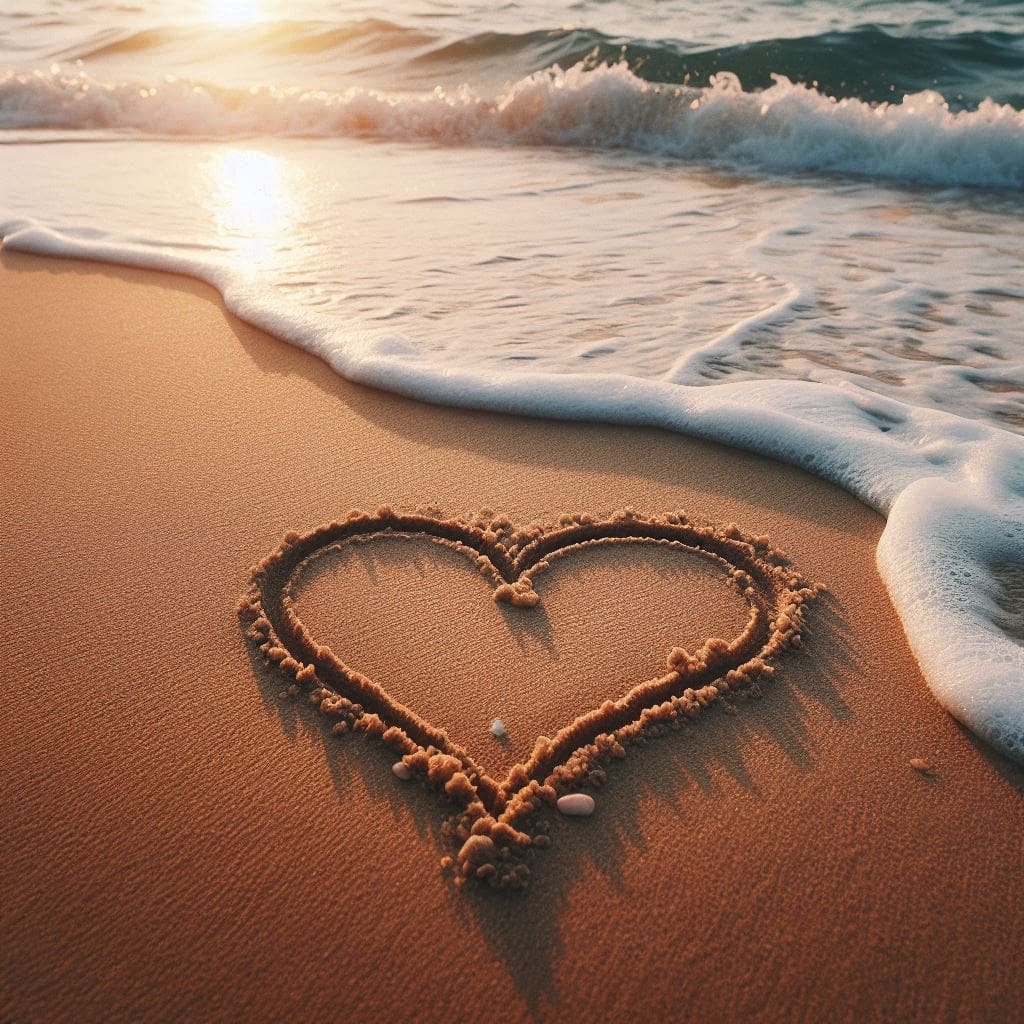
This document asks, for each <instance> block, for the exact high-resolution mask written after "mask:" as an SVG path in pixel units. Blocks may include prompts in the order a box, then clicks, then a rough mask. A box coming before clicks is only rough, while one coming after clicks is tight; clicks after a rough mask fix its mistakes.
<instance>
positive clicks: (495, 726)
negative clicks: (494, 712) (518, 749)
mask: <svg viewBox="0 0 1024 1024" xmlns="http://www.w3.org/2000/svg"><path fill="white" fill-rule="evenodd" d="M491 735H492V736H494V737H495V738H496V739H499V740H500V739H504V738H505V737H506V736H507V735H508V733H507V732H506V731H505V723H504V722H503V721H502V720H501V719H500V718H496V719H495V720H494V721H493V722H491Z"/></svg>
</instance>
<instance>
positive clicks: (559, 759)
mask: <svg viewBox="0 0 1024 1024" xmlns="http://www.w3.org/2000/svg"><path fill="white" fill-rule="evenodd" d="M396 536H404V537H416V538H420V539H425V540H429V541H432V542H434V543H436V544H440V545H443V546H445V547H447V548H450V549H451V550H453V551H455V552H457V553H458V554H460V555H462V556H464V557H465V558H466V559H467V566H468V567H469V568H471V569H473V570H475V571H477V572H479V573H480V574H481V575H482V576H483V577H484V578H485V579H487V580H488V581H489V582H490V583H491V584H492V585H493V587H494V591H493V597H494V600H495V601H499V602H508V603H509V604H511V605H513V606H516V607H520V608H523V609H524V610H526V612H525V613H526V614H528V610H529V609H531V608H533V607H535V606H536V605H537V604H538V603H539V602H540V594H539V593H538V590H537V587H536V584H537V583H538V578H539V577H541V576H542V574H543V573H544V571H545V570H546V569H549V568H551V565H552V563H553V562H555V561H557V560H560V559H568V558H571V557H572V556H573V554H575V553H579V552H581V551H583V550H586V549H591V548H594V547H597V546H604V545H616V546H626V545H632V546H634V547H636V546H640V545H652V544H653V545H659V546H664V547H668V548H672V549H676V550H679V551H681V552H686V553H688V554H691V555H699V556H701V557H702V558H704V559H707V560H709V561H711V562H712V563H714V564H715V565H716V566H717V567H718V568H719V569H720V570H721V572H722V573H723V575H724V578H725V579H726V581H727V582H728V584H729V585H730V586H731V587H733V588H734V589H735V590H736V592H737V593H738V594H739V595H741V596H742V597H743V598H744V599H745V601H746V602H747V605H748V606H749V615H748V618H747V621H746V624H745V625H744V627H743V628H742V629H741V631H740V632H739V633H738V634H737V635H736V636H734V637H733V638H732V639H731V640H724V639H720V638H717V637H712V638H709V639H708V640H706V641H704V643H703V645H702V646H701V647H700V648H699V649H698V650H696V651H694V652H692V653H691V652H689V651H687V650H685V649H683V648H681V647H673V648H672V649H671V650H670V651H669V652H668V655H667V658H666V660H665V671H664V672H663V673H662V674H661V675H658V676H657V677H655V678H650V679H646V680H642V681H638V682H637V683H636V684H635V685H633V686H632V687H631V688H630V689H628V690H627V692H625V693H624V694H621V695H619V696H616V697H614V698H610V699H608V700H605V701H604V702H603V703H602V704H600V706H598V707H595V708H593V709H591V710H586V711H583V712H582V713H581V714H579V715H578V717H576V718H575V719H574V720H573V721H571V722H569V723H567V724H566V725H565V726H564V727H562V728H561V729H559V730H558V731H557V732H556V733H555V735H554V736H552V737H547V736H540V737H538V739H537V741H536V743H535V744H534V747H533V750H532V753H531V754H530V756H529V757H528V758H527V759H526V760H525V761H522V762H520V763H517V764H515V765H513V766H512V767H511V768H510V769H509V771H508V773H507V774H506V775H505V777H504V778H494V777H492V776H491V775H489V774H488V773H487V771H486V770H485V769H484V768H483V767H482V766H481V765H480V764H479V763H478V762H477V760H476V759H475V758H474V757H473V756H472V755H471V753H470V752H469V751H468V750H466V749H464V748H463V747H462V746H460V745H458V744H456V743H455V742H453V741H452V740H451V738H450V737H449V735H448V734H447V732H446V731H445V730H444V729H442V728H439V727H438V726H436V725H434V724H432V723H431V722H429V721H427V720H426V719H425V718H423V717H422V716H421V715H419V714H417V713H416V712H415V711H414V710H412V709H410V708H408V707H406V706H405V705H404V704H402V703H401V702H399V701H398V700H397V699H396V698H395V697H394V696H393V695H392V694H391V693H389V692H388V691H387V690H386V689H385V688H384V687H382V686H380V685H379V684H378V683H376V682H374V681H373V680H371V679H370V678H368V677H367V676H365V675H363V674H362V673H361V672H359V671H358V670H357V669H356V668H354V667H352V666H350V665H348V664H346V662H345V660H344V659H343V658H342V657H339V656H338V655H337V654H335V653H334V652H333V651H332V650H331V649H330V648H329V647H327V646H324V645H321V644H320V643H318V642H317V640H316V639H315V638H314V637H313V636H312V635H311V633H310V631H309V630H308V629H307V628H306V626H305V624H304V623H303V621H302V620H301V619H300V617H299V615H298V614H297V612H296V603H295V586H296V581H297V579H298V577H299V576H301V575H302V574H303V573H304V572H305V571H306V570H308V569H309V567H310V566H311V565H312V564H313V563H314V562H315V561H316V560H317V559H319V558H321V557H322V556H323V555H325V554H326V553H327V552H330V551H337V550H338V549H339V547H340V546H342V545H346V544H350V543H354V542H363V543H372V542H373V541H374V540H375V539H380V538H385V537H388V538H390V537H396ZM817 591H818V588H817V587H816V586H814V585H811V584H808V583H806V582H804V581H802V580H801V579H800V577H799V576H798V575H797V574H796V573H795V572H794V571H793V569H792V568H791V567H790V565H789V564H788V562H787V560H786V558H785V556H784V555H783V554H782V553H781V552H779V551H777V550H775V549H774V548H772V546H771V545H770V543H769V541H768V539H767V538H766V537H750V536H745V535H744V534H743V533H741V531H740V530H739V529H738V528H737V527H736V526H735V525H733V524H730V525H728V526H725V527H715V526H712V525H708V524H704V523H696V522H691V521H690V520H689V519H688V518H687V517H686V516H685V515H684V514H682V513H667V514H664V515H654V516H645V515H640V514H637V513H636V512H633V511H632V510H626V511H624V512H619V513H616V514H614V515H612V516H609V517H607V518H597V517H594V516H590V515H568V514H566V515H563V516H561V517H560V518H559V520H558V522H557V523H556V524H551V525H545V524H533V525H531V526H529V527H526V528H523V529H514V528H513V526H512V523H511V522H510V521H509V520H508V519H507V518H505V517H501V516H496V515H495V514H494V513H492V512H491V511H490V510H485V511H484V512H481V513H479V514H478V515H477V516H475V517H473V518H468V519H459V518H445V517H444V516H443V515H442V514H440V513H438V512H436V511H434V510H427V511H416V512H412V513H400V512H396V511H394V510H393V509H391V508H390V507H387V506H382V507H380V508H379V509H377V511H376V512H375V513H365V512H359V511H354V512H351V513H349V515H348V517H347V518H346V519H345V520H344V521H342V522H332V523H329V524H327V525H324V526H321V527H319V528H317V529H315V530H313V531H312V532H310V533H307V534H304V535H300V534H298V533H295V532H290V533H288V534H286V535H285V537H284V539H283V541H282V542H281V544H280V545H279V546H278V547H277V548H276V549H275V550H274V551H273V552H271V553H270V554H269V555H267V556H266V557H265V558H264V559H262V560H261V561H260V563H259V564H258V565H256V566H254V567H253V570H252V579H251V586H250V588H249V590H248V591H247V592H246V594H245V595H244V597H243V598H242V599H241V601H240V603H239V608H238V611H239V615H240V617H241V619H242V622H243V626H244V628H245V632H246V636H247V638H248V639H249V640H250V641H251V642H252V643H253V644H254V645H255V646H257V647H258V649H259V652H260V654H261V656H262V658H263V659H264V660H265V661H266V662H267V663H268V664H269V663H274V664H276V666H277V669H278V670H279V671H281V672H282V673H284V674H285V675H286V676H287V677H289V678H290V679H291V680H292V682H291V686H290V688H289V689H290V692H291V693H292V694H293V695H298V694H299V693H301V692H303V691H305V692H307V693H308V695H309V697H310V699H311V700H313V701H314V702H315V703H317V704H318V705H319V707H320V711H321V712H322V713H323V714H324V715H327V716H329V717H332V718H334V719H336V721H335V723H334V725H333V727H332V732H333V733H334V734H335V735H341V734H343V733H347V732H349V731H357V732H363V733H365V734H367V735H369V736H373V737H378V738H379V739H380V740H381V741H382V742H384V743H385V744H387V745H388V746H389V747H391V748H392V749H393V750H395V751H396V752H397V753H398V754H399V755H400V756H401V763H402V765H404V768H402V769H401V771H402V773H403V774H407V775H410V776H415V775H419V776H420V777H422V778H423V780H424V781H425V782H426V784H427V785H429V786H431V787H434V788H436V789H438V790H443V792H444V793H445V794H446V796H447V797H448V798H450V800H451V801H452V802H453V804H454V805H455V807H456V808H457V809H456V811H455V812H454V813H453V814H452V815H451V816H450V817H449V818H448V820H447V821H446V822H445V826H444V834H445V836H446V838H447V839H448V840H449V841H451V842H452V844H453V853H454V856H449V857H445V858H444V859H443V863H444V865H445V866H446V867H448V868H451V869H452V871H453V872H454V875H455V880H456V882H457V883H458V884H462V883H464V882H465V881H466V880H469V879H472V880H478V881H480V882H484V883H487V884H488V885H491V886H494V887H500V888H525V887H526V886H527V885H528V881H529V873H530V867H529V860H530V859H531V858H532V856H533V850H534V849H537V848H543V847H544V846H546V845H547V842H548V841H547V836H546V834H545V832H544V827H543V823H542V820H541V811H542V808H543V807H544V806H545V805H553V804H555V803H556V802H557V800H558V799H559V797H561V796H564V795H567V794H568V793H570V792H572V791H574V790H578V789H581V788H583V787H585V786H587V785H588V784H590V785H593V784H599V783H600V781H602V780H603V778H604V769H605V767H606V766H607V765H608V763H609V762H610V761H613V760H617V759H621V758H624V757H625V756H626V752H627V748H628V747H629V746H630V745H631V744H636V743H642V742H644V741H645V740H646V739H647V738H648V737H649V736H652V735H659V734H661V733H664V732H666V731H668V730H670V729H678V728H679V725H680V722H681V721H682V720H684V719H692V718H697V717H698V716H699V715H700V713H701V711H702V710H703V709H704V708H706V707H708V706H709V705H711V704H714V703H715V702H717V701H722V700H725V699H732V698H735V697H740V698H742V697H745V696H751V695H758V694H759V692H760V687H759V682H760V680H762V679H765V678H767V677H769V676H771V675H772V673H773V671H774V667H773V664H772V663H773V661H774V660H775V659H776V658H777V657H778V656H779V655H781V654H782V653H783V652H784V651H785V650H786V649H787V648H790V647H799V646H801V629H802V628H803V627H804V622H805V615H806V611H805V610H806V607H807V604H808V602H809V601H810V600H811V599H812V598H813V597H814V595H815V594H816V593H817Z"/></svg>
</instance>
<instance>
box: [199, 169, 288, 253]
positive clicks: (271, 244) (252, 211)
mask: <svg viewBox="0 0 1024 1024" xmlns="http://www.w3.org/2000/svg"><path fill="white" fill-rule="evenodd" d="M205 172H206V173H205V177H206V179H207V182H208V185H209V188H208V191H207V201H208V203H209V205H210V212H211V213H212V215H213V219H214V223H215V224H216V226H217V229H218V232H219V234H220V236H221V239H222V241H223V242H224V244H225V245H227V246H228V247H230V248H231V249H234V250H236V251H237V252H238V253H239V255H241V256H242V257H244V258H245V259H246V260H247V261H251V262H253V263H256V264H261V263H265V262H266V261H267V259H268V258H270V256H271V254H272V253H273V251H274V250H275V249H276V248H278V247H279V246H280V244H281V242H282V240H283V239H285V238H287V236H288V234H289V232H290V231H291V230H292V229H293V228H294V225H295V223H296V220H297V217H298V212H299V211H298V200H297V198H296V191H295V189H294V188H293V187H292V178H293V177H294V174H293V172H292V170H291V168H290V166H289V165H288V164H287V163H286V162H285V161H284V160H281V159H279V158H278V157H275V156H271V155H270V154H269V153H264V152H262V151H261V150H258V149H226V150H222V151H218V152H217V153H215V154H213V155H212V156H211V158H210V160H209V162H208V164H207V167H206V168H205Z"/></svg>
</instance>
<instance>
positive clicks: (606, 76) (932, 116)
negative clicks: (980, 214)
mask: <svg viewBox="0 0 1024 1024" xmlns="http://www.w3.org/2000/svg"><path fill="white" fill-rule="evenodd" d="M773 79H774V84H773V85H772V86H771V87H769V88H767V89H764V90H761V91H755V92H747V91H744V90H743V88H742V85H741V83H740V81H739V79H738V78H737V77H736V76H735V75H733V74H731V73H728V72H722V73H720V74H718V75H716V76H714V77H713V78H712V80H711V84H710V85H709V86H708V87H707V88H689V87H683V86H673V85H657V84H652V83H650V82H647V81H644V80H642V79H640V78H638V77H637V76H636V75H635V74H634V73H633V72H632V71H631V70H630V69H629V68H628V67H627V66H626V65H625V64H623V63H620V64H616V65H601V66H599V67H596V68H595V67H591V66H589V65H588V64H586V63H580V64H577V65H575V66H573V67H571V68H569V69H568V70H563V69H561V68H559V67H557V66H555V67H553V68H551V69H548V70H546V71H542V72H537V73H535V74H532V75H529V76H528V77H526V78H523V79H521V80H520V81H518V82H516V83H515V84H513V85H510V86H509V87H507V88H506V89H505V91H503V92H502V93H501V94H500V95H498V96H496V97H488V96H485V95H482V94H480V93H478V92H475V91H474V90H472V89H470V88H468V87H465V86H464V87H462V88H460V89H455V90H445V89H442V88H437V89H435V90H433V91H432V92H428V93H406V94H390V93H383V92H378V91H374V90H370V89H364V88H353V89H349V90H348V91H345V92H329V91H325V90H311V89H298V88H277V87H272V86H263V85H261V86H253V87H251V88H247V89H245V88H230V87H224V86H214V85H212V84H204V83H202V82H195V81H187V80H183V79H176V78H170V77H168V78H163V79H161V80H159V81H151V82H137V81H135V82H106V81H101V80H98V79H96V78H94V77H92V76H91V75H90V74H89V73H88V72H86V71H85V70H83V69H81V68H77V67H62V66H59V65H54V66H52V67H51V68H49V69H47V70H38V71H35V72H30V73H15V72H7V73H6V74H5V75H4V76H2V77H0V128H8V129H35V128H68V129H111V130H115V131H131V132H144V133H147V134H158V135H175V136H188V135H191V136H235V137H238V136H247V135H255V134H260V135H283V136H303V137H337V136H348V137H370V138H381V139H392V140H425V141H430V142H435V143H440V144H443V145H449V146H451V145H503V144H516V145H532V146H577V147H586V148H592V149H621V148H625V149H631V150H635V151H639V152H643V153H650V154H652V155H656V156H659V157H664V158H671V159H678V160H686V161H700V162H703V163H709V164H713V165H717V166H722V167H729V168H741V169H744V170H756V171H763V172H770V173H803V172H815V173H820V172H829V173H837V174H849V175H863V176H870V177H873V178H886V179H891V180H894V181H903V182H913V183H920V184H925V185H933V186H981V187H991V188H1010V189H1020V188H1024V111H1018V110H1015V109H1014V108H1013V107H1012V106H1009V105H1005V104H998V103H995V102H993V101H991V100H984V101H983V102H982V103H980V104H979V105H978V107H977V109H975V110H964V111H958V112H954V111H952V110H951V109H950V108H949V106H948V104H947V103H946V101H945V100H944V99H943V97H942V96H941V95H940V94H939V93H937V92H921V93H916V94H911V95H907V96H905V97H903V99H902V100H900V101H899V102H892V103H879V104H869V103H865V102H864V101H862V100H859V99H854V98H850V99H843V100H836V99H834V98H832V97H829V96H827V95H823V94H822V93H820V92H818V91H817V90H816V89H814V88H811V87H809V86H805V85H797V84H794V83H792V82H790V81H789V80H788V79H786V78H784V77H782V76H778V75H776V76H773Z"/></svg>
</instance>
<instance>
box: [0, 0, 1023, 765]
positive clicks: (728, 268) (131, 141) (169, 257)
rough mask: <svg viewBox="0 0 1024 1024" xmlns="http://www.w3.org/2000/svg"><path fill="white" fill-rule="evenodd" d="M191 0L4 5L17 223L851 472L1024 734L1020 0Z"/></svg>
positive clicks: (645, 415)
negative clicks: (376, 0)
mask: <svg viewBox="0 0 1024 1024" xmlns="http://www.w3.org/2000/svg"><path fill="white" fill-rule="evenodd" d="M170 11H171V8H170V7H169V6H168V5H165V4H157V3H153V2H139V3H133V2H115V0H93V2H89V3H84V2H79V3H75V2H70V0H10V2H9V3H6V4H5V5H4V7H3V10H2V11H0V235H2V236H3V238H4V245H5V246H8V247H10V248H17V249H21V250H25V251H34V252H43V253H53V254H60V255H66V256H81V257H92V258H98V259H104V260H112V261H115V262H123V263H133V264H139V265H142V266H149V267H154V268H164V269H170V270H177V271H181V272H184V273H189V274H193V275H195V276H198V277H201V278H203V279H205V280H207V281H209V282H211V283H212V284H213V285H215V286H216V287H217V288H218V289H219V290H220V291H221V292H222V293H223V295H224V296H225V299H226V300H227V302H228V305H229V306H230V307H231V308H232V309H233V310H234V311H235V312H236V313H238V314H239V315H240V316H242V317H244V318H245V319H247V320H250V321H252V322H253V323H256V324H258V325H260V326H263V327H265V328H266V329H268V330H270V331H271V332H272V333H274V334H276V335H278V336H279V337H281V338H283V339H285V340H287V341H289V342H292V343H294V344H297V345H300V346H302V347H304V348H307V349H309V350H311V351H313V352H315V353H317V354H318V355H319V356H321V357H322V358H324V359H325V360H326V361H327V362H328V363H330V365H332V366H333V367H334V368H335V369H336V370H337V371H338V372H339V373H341V374H343V375H345V376H347V377H349V378H351V379H354V380H360V381H364V382H368V383H371V384H374V385H376V386H378V387H382V388H387V389H391V390H394V391H398V392H401V393H404V394H409V395H414V396H418V397H421V398H426V399H429V400H431V401H436V402H442V403H449V404H453V405H469V406H475V407H480V408H488V409H499V410H504V411H511V412H518V413H524V414H530V413H534V414H544V415H549V416H558V417H564V418H569V419H572V418H588V419H598V420H606V421H610V422H622V423H642V424H654V425H659V426H663V427H667V428H669V429H674V430H679V431H683V432H687V433H692V434H696V435H699V436H704V437H709V438H715V439H717V440H721V441H725V442H727V443H731V444H736V445H740V446H743V447H747V448H751V449H754V450H756V451H760V452H763V453H765V454H768V455H771V456H774V457H776V458H780V459H783V460H785V461H788V462H792V463H796V464H798V465H801V466H804V467H805V468H807V469H809V470H810V471H811V472H814V473H817V474H819V475H821V476H823V477H826V478H827V479H830V480H833V481H835V482H837V483H838V484H840V485H841V486H843V487H845V488H847V489H848V490H850V491H852V492H853V493H854V494H856V495H858V496H859V497H860V498H862V499H863V500H864V501H865V502H867V503H869V504H870V505H872V506H873V507H875V508H877V509H878V510H879V511H881V512H882V513H883V514H885V515H886V517H887V519H888V524H887V527H886V530H885V533H884V534H883V537H882V540H881V543H880V546H879V552H878V562H879V568H880V570H881V572H882V575H883V577H884V579H885V581H886V583H887V585H888V587H889V590H890V593H891V594H892V597H893V601H894V603H895V606H896V608H897V611H898V613H899V614H900V617H901V619H902V621H903V624H904V627H905V629H906V631H907V635H908V637H909V639H910V642H911V645H912V647H913V649H914V651H915V653H916V655H917V657H918V659H919V661H920V662H921V665H922V668H923V670H924V672H925V675H926V677H927V679H928V681H929V684H930V685H931V687H932V689H933V691H934V692H935V694H936V696H937V698H938V699H939V700H940V701H941V702H942V703H943V704H944V705H945V706H946V707H947V708H948V709H949V711H950V712H951V713H953V714H954V715H956V717H957V718H959V719H960V720H961V721H962V722H964V723H965V724H966V725H967V726H968V727H970V728H971V729H973V730H975V731H976V732H978V733H979V734H980V735H982V736H983V737H985V738H986V739H987V740H988V741H989V742H991V743H993V744H995V745H996V746H997V747H999V748H1000V749H1001V750H1003V751H1004V752H1005V753H1007V754H1009V755H1010V756H1012V757H1015V758H1017V759H1018V760H1024V598H1022V597H1021V595H1022V593H1024V3H1021V2H1019V0H1015V2H986V0H911V2H906V3H896V2H894V0H860V2H853V3H839V2H835V0H763V2H760V3H757V4H754V3H751V2H749V0H725V2H723V3H717V4H698V3H692V2H688V0H666V2H658V3H653V2H647V3H639V2H632V0H580V2H577V3H571V4H541V3H536V2H533V0H528V2H525V3H505V4H484V3H474V2H471V0H453V2H442V0H399V2H397V3H392V4H390V5H388V6H387V8H379V7H371V6H370V5H368V4H366V3H363V2H360V0H356V2H351V3H345V4H337V3H327V2H326V0H299V2H292V3H288V4H285V3H284V2H283V0H189V2H187V3H180V4H176V5H174V6H173V14H172V13H170ZM427 497H429V496H427ZM385 499H386V496H383V495H382V496H381V500H385ZM650 511H659V510H650ZM747 525H748V526H749V527H750V528H754V527H756V524H747ZM884 682H886V684H887V685H894V686H898V685H899V680H891V681H884Z"/></svg>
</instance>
